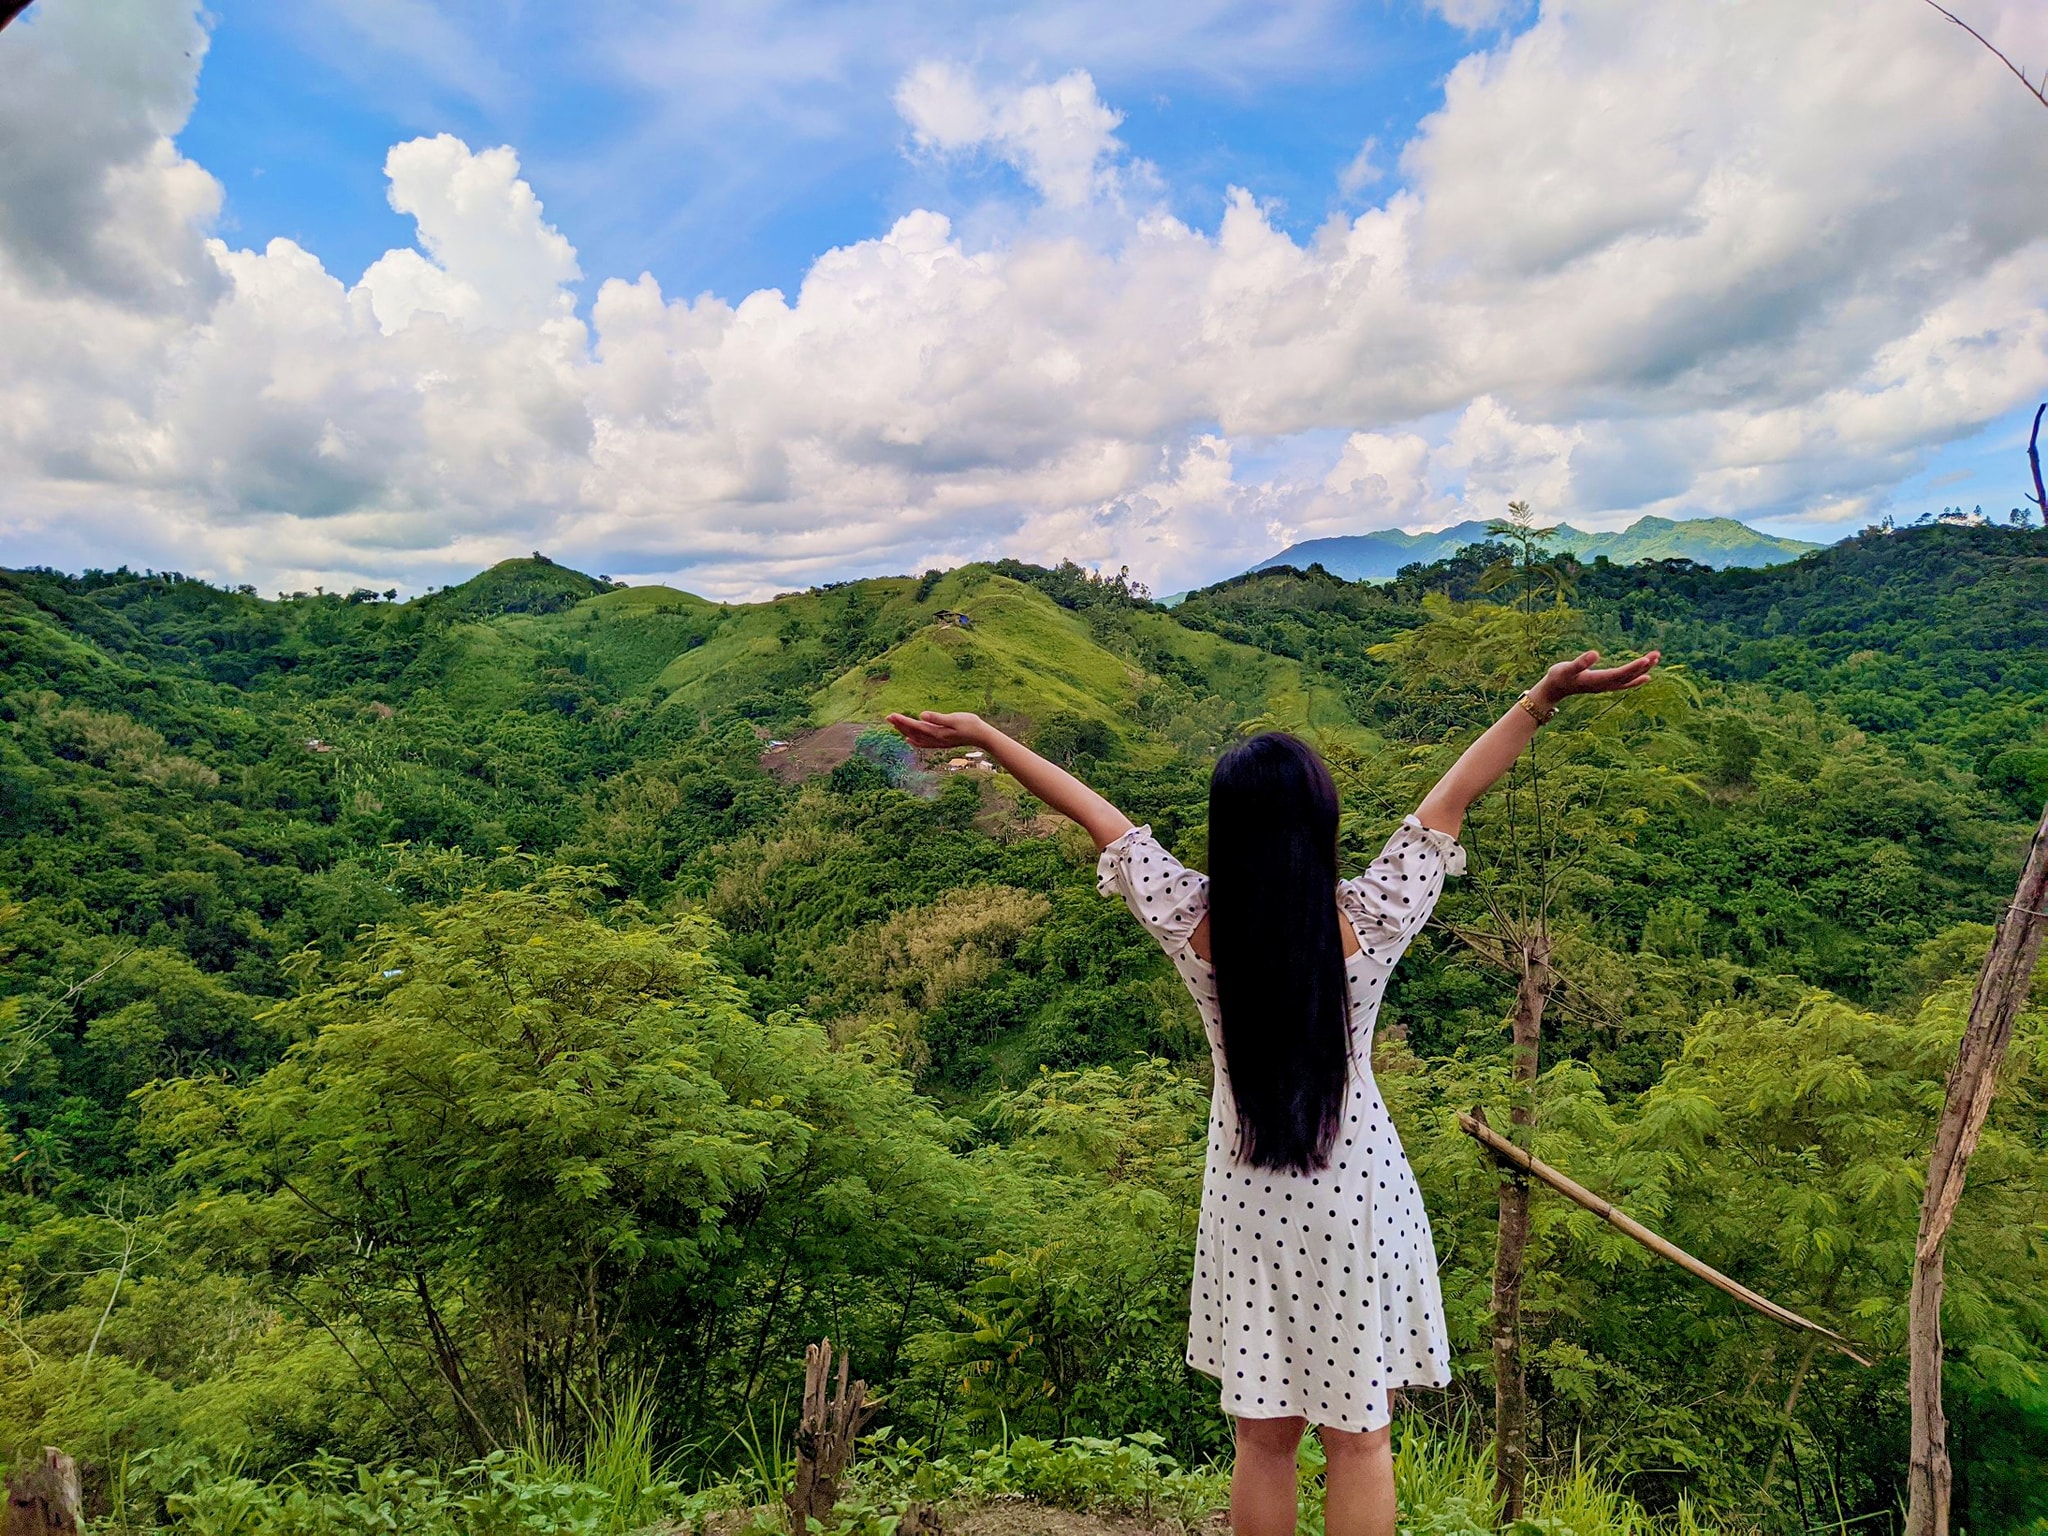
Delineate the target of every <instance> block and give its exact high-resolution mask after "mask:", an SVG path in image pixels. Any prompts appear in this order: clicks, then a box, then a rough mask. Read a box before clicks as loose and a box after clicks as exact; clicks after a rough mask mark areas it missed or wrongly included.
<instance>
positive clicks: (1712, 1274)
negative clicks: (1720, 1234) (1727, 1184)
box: [1458, 1107, 1873, 1366]
mask: <svg viewBox="0 0 2048 1536" xmlns="http://www.w3.org/2000/svg"><path fill="white" fill-rule="evenodd" d="M1458 1125H1459V1126H1460V1128H1461V1129H1463V1130H1464V1132H1465V1134H1466V1135H1468V1136H1470V1137H1471V1138H1472V1139H1473V1140H1474V1141H1477V1142H1478V1143H1479V1144H1480V1145H1481V1146H1483V1147H1485V1148H1486V1150H1487V1151H1489V1152H1491V1153H1492V1154H1493V1155H1494V1156H1495V1157H1497V1158H1499V1159H1500V1160H1501V1161H1502V1162H1505V1163H1509V1164H1512V1165H1513V1166H1514V1167H1516V1168H1519V1169H1521V1170H1522V1171H1523V1172H1524V1173H1526V1174H1528V1175H1529V1176H1530V1177H1531V1178H1533V1179H1536V1180H1538V1181H1540V1182H1541V1183H1544V1184H1548V1185H1549V1186H1550V1187H1551V1188H1552V1189H1554V1190H1556V1191H1557V1192H1558V1193H1559V1194H1560V1195H1563V1196H1564V1197H1565V1198H1566V1199H1567V1200H1570V1201H1573V1202H1575V1203H1576V1204H1578V1205H1582V1206H1584V1207H1585V1208H1586V1209H1587V1210H1589V1211H1591V1212H1592V1213H1593V1214H1594V1215H1595V1216H1598V1217H1599V1218H1600V1219H1601V1220H1602V1221H1604V1222H1606V1223H1607V1224H1608V1225H1609V1226H1611V1227H1613V1228H1615V1229H1616V1230H1617V1231H1619V1232H1624V1233H1626V1234H1627V1235H1628V1236H1630V1237H1632V1238H1634V1239H1635V1240H1636V1241H1637V1242H1639V1243H1641V1244H1642V1245H1643V1246H1644V1247H1645V1248H1647V1249H1649V1250H1650V1252H1652V1253H1654V1254H1656V1255H1657V1256H1658V1257H1659V1258H1661V1259H1669V1260H1670V1261H1671V1262H1672V1263H1674V1264H1676V1265H1677V1266H1678V1267H1679V1268H1680V1269H1682V1270H1684V1271H1685V1272H1686V1273H1687V1274H1690V1275H1697V1276H1698V1277H1699V1278H1700V1279H1702V1280H1704V1281H1706V1282H1707V1284H1709V1285H1711V1286H1712V1287H1714V1289H1715V1290H1717V1291H1721V1292H1723V1293H1725V1294H1727V1295H1729V1296H1733V1297H1734V1298H1735V1299H1736V1300H1737V1301H1739V1302H1741V1303H1742V1304H1743V1305H1744V1306H1745V1307H1749V1308H1752V1309H1753V1310H1755V1311H1758V1312H1761V1313H1763V1315H1764V1316H1765V1317H1768V1318H1770V1319H1771V1320H1772V1321H1773V1322H1777V1323H1783V1324H1784V1325H1785V1326H1786V1327H1787V1328H1800V1329H1804V1330H1805V1331H1807V1332H1808V1333H1817V1334H1819V1335H1820V1336H1821V1338H1822V1339H1824V1340H1826V1341H1827V1342H1828V1343H1829V1344H1830V1345H1832V1346H1833V1347H1834V1348H1835V1349H1837V1350H1839V1351H1840V1352H1841V1353H1842V1354H1845V1355H1847V1356H1848V1357H1849V1358H1850V1359H1851V1360H1854V1361H1855V1362H1856V1363H1857V1364H1858V1365H1861V1366H1868V1365H1871V1364H1872V1363H1873V1362H1871V1361H1870V1360H1867V1359H1865V1358H1864V1357H1863V1356H1862V1355H1861V1354H1859V1353H1857V1351H1856V1347H1855V1345H1853V1344H1851V1343H1850V1342H1849V1341H1848V1340H1847V1339H1845V1338H1843V1337H1842V1336H1841V1335H1840V1334H1839V1333H1836V1332H1835V1331H1834V1329H1832V1328H1823V1327H1821V1325H1820V1324H1819V1323H1815V1322H1809V1321H1808V1320H1807V1319H1805V1318H1803V1317H1801V1316H1800V1315H1799V1314H1798V1313H1797V1312H1794V1311H1792V1310H1791V1309H1790V1308H1789V1307H1781V1306H1779V1305H1778V1304H1777V1303H1776V1302H1775V1301H1772V1300H1770V1299H1769V1298H1768V1297H1764V1296H1759V1295H1757V1293H1756V1292H1755V1291H1752V1290H1751V1289H1749V1287H1748V1286H1745V1285H1738V1284H1736V1282H1735V1281H1733V1280H1730V1279H1729V1278H1728V1277H1727V1276H1726V1275H1724V1274H1722V1273H1721V1271H1719V1270H1718V1269H1715V1268H1714V1267H1713V1266H1712V1265H1711V1264H1703V1263H1701V1262H1700V1261H1699V1260H1698V1259H1696V1258H1694V1257H1693V1256H1692V1255H1691V1254H1689V1253H1687V1252H1686V1251H1685V1250H1684V1249H1683V1248H1681V1247H1679V1246H1678V1244H1676V1243H1674V1242H1672V1241H1671V1240H1670V1239H1668V1238H1663V1237H1659V1236H1658V1235H1657V1234H1656V1233H1655V1232H1652V1231H1651V1230H1650V1229H1649V1228H1648V1227H1646V1226H1644V1225H1643V1224H1642V1223H1641V1222H1639V1221H1637V1220H1636V1219H1635V1218H1634V1217H1632V1216H1630V1215H1629V1214H1628V1213H1627V1212H1626V1211H1623V1210H1619V1209H1617V1208H1616V1207H1615V1206H1613V1205H1611V1204H1609V1203H1608V1202H1607V1201H1605V1200H1602V1199H1601V1198H1600V1197H1599V1196H1598V1195H1596V1194H1594V1193H1593V1192H1592V1191H1591V1190H1589V1189H1587V1188H1586V1187H1585V1186H1583V1185H1581V1184H1577V1183H1574V1182H1573V1181H1572V1180H1570V1179H1568V1178H1566V1177H1565V1176H1564V1175H1563V1174H1561V1173H1559V1172H1558V1171H1557V1170H1556V1169H1555V1168H1553V1167H1551V1166H1550V1165H1549V1164H1548V1163H1545V1162H1541V1161H1539V1160H1538V1159H1536V1158H1534V1157H1531V1156H1530V1155H1529V1154H1528V1153H1527V1152H1524V1151H1523V1150H1522V1149H1521V1148H1520V1147H1518V1146H1516V1145H1515V1144H1514V1143H1513V1142H1512V1141H1509V1140H1508V1139H1507V1137H1505V1136H1503V1135H1501V1133H1500V1132H1499V1131H1496V1130H1495V1129H1494V1128H1493V1127H1492V1126H1490V1125H1488V1124H1487V1123H1486V1115H1485V1112H1484V1111H1482V1110H1480V1109H1478V1108H1476V1107H1475V1108H1474V1109H1473V1111H1472V1113H1471V1114H1469V1115H1467V1114H1462V1113H1461V1114H1460V1115H1459V1116H1458Z"/></svg>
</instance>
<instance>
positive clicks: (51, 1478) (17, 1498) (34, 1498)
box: [0, 1445, 85, 1536]
mask: <svg viewBox="0 0 2048 1536" xmlns="http://www.w3.org/2000/svg"><path fill="white" fill-rule="evenodd" d="M84 1529H85V1513H84V1510H83V1507H82V1501H81V1499H80V1498H79V1493H78V1464H77V1463H76V1462H74V1461H73V1460H72V1459H71V1458H70V1457H69V1456H66V1455H65V1454H64V1453H63V1452H62V1451H60V1450H58V1449H57V1448H56V1447H55V1446H51V1445H46V1446H44V1447H43V1459H42V1460H41V1461H39V1462H37V1463H36V1464H35V1465H34V1466H32V1467H30V1468H29V1469H28V1470H27V1471H26V1472H17V1473H15V1474H14V1476H12V1477H10V1478H8V1479H7V1520H6V1523H5V1524H4V1525H0V1536H55V1533H56V1532H59V1531H68V1532H73V1533H77V1532H82V1531H84Z"/></svg>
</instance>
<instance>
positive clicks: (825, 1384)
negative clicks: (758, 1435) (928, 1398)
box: [782, 1339, 881, 1536]
mask: <svg viewBox="0 0 2048 1536" xmlns="http://www.w3.org/2000/svg"><path fill="white" fill-rule="evenodd" d="M847 1375H848V1357H847V1356H845V1355H841V1356H840V1357H839V1390H838V1391H837V1392H836V1393H833V1394H830V1395H828V1393H827V1388H829V1387H830V1386H831V1385H832V1341H831V1340H830V1339H824V1340H821V1341H820V1342H818V1343H816V1344H811V1345H807V1346H805V1348H804V1406H803V1411H802V1413H801V1414H799V1415H798V1417H797V1421H796V1475H795V1477H794V1478H792V1479H791V1481H790V1486H789V1492H788V1493H786V1494H784V1495H783V1498H782V1502H783V1503H784V1504H786V1505H787V1506H788V1507H789V1528H790V1530H791V1531H792V1532H793V1533H795V1536H804V1533H805V1532H806V1531H808V1530H809V1529H810V1522H811V1521H812V1520H817V1521H820V1522H826V1521H830V1520H831V1518H832V1507H833V1506H834V1505H835V1504H837V1503H838V1502H839V1479H840V1476H841V1475H842V1474H843V1473H844V1472H845V1471H846V1463H847V1462H848V1461H849V1460H850V1459H851V1458H852V1456H853V1442H854V1441H855V1440H856V1439H858V1438H859V1436H860V1432H861V1430H862V1429H863V1428H864V1427H865V1426H866V1424H867V1422H868V1420H869V1419H871V1418H873V1417H874V1415H875V1411H876V1409H877V1408H879V1407H880V1406H881V1405H880V1404H879V1403H870V1402H869V1401H868V1400H867V1393H868V1384H867V1383H866V1382H864V1381H856V1382H852V1383H849V1382H848V1381H847Z"/></svg>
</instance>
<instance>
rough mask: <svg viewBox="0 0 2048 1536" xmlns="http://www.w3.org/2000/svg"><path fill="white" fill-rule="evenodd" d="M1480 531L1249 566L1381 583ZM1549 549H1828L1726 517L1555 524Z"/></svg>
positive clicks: (1350, 544)
mask: <svg viewBox="0 0 2048 1536" xmlns="http://www.w3.org/2000/svg"><path fill="white" fill-rule="evenodd" d="M1486 529H1487V525H1486V523H1484V522H1483V521H1480V520H1478V519H1476V518H1475V519H1470V520H1467V521H1465V522H1462V523H1454V524H1452V525H1451V526H1450V527H1448V528H1442V529H1437V530H1435V531H1432V532H1422V533H1409V532H1406V531H1405V530H1403V529H1399V528H1387V529H1381V530H1377V531H1374V532H1371V533H1355V534H1342V535H1338V536H1336V537H1332V538H1323V539H1307V540H1304V541H1303V542H1301V543H1299V544H1290V545H1288V546H1287V548H1285V549H1283V550H1281V551H1280V552H1279V553H1278V554H1277V555H1274V556H1272V557H1271V558H1270V559H1267V560H1262V561H1260V562H1259V564H1257V565H1255V566H1253V567H1252V569H1253V570H1268V569H1271V568H1273V567H1275V566H1283V565H1285V566H1293V567H1295V568H1296V569H1306V568H1307V567H1308V566H1310V565H1320V566H1322V567H1323V569H1324V570H1326V571H1328V572H1329V573H1330V574H1331V575H1333V576H1341V577H1343V578H1344V579H1345V580H1346V581H1387V580H1391V579H1392V578H1393V577H1394V576H1396V575H1398V574H1399V573H1400V571H1401V568H1402V567H1403V566H1408V565H1414V564H1418V563H1422V564H1427V563H1429V562H1431V561H1434V560H1442V559H1445V558H1447V557H1448V556H1450V555H1453V554H1455V553H1456V552H1457V551H1458V550H1459V549H1461V548H1463V547H1464V546H1466V545H1468V544H1479V543H1483V542H1485V540H1486V537H1487V532H1486ZM1555 547H1556V548H1557V549H1559V550H1560V551H1568V552H1570V553H1571V554H1574V555H1577V556H1578V557H1579V558H1580V559H1582V560H1586V561H1591V560H1593V559H1595V558H1597V557H1599V556H1601V555H1605V556H1606V557H1607V558H1608V559H1609V560H1611V561H1612V562H1614V563H1615V564H1616V565H1633V564H1635V563H1636V562H1637V561H1639V560H1672V559H1686V560H1695V561H1697V562H1698V563H1700V564H1701V565H1711V566H1715V567H1725V566H1747V567H1755V566H1766V565H1778V564H1783V563H1784V562H1786V561H1789V560H1796V559H1798V558H1799V556H1801V555H1803V554H1810V553H1811V552H1812V551H1814V550H1817V549H1824V548H1827V547H1828V546H1826V545H1823V544H1816V543H1812V542H1809V541H1807V540H1804V539H1788V538H1780V537H1778V536H1777V535H1775V534H1768V533H1761V532H1759V531H1758V530H1756V529H1754V528H1751V527H1750V526H1749V525H1748V524H1747V523H1743V522H1739V521H1737V520H1736V519H1734V518H1732V517H1697V518H1685V519H1673V518H1668V517H1640V518H1637V519H1636V521H1634V522H1633V523H1631V524H1629V526H1628V527H1626V528H1623V529H1620V530H1617V531H1614V532H1607V533H1600V532H1588V531H1586V530H1584V529H1580V528H1574V527H1573V526H1572V525H1571V524H1569V523H1562V524H1559V525H1558V530H1557V538H1556V540H1555Z"/></svg>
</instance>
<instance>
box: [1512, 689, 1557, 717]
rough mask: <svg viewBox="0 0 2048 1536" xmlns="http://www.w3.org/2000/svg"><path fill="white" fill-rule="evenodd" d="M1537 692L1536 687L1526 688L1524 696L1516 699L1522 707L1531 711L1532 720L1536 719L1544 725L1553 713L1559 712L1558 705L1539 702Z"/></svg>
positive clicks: (1523, 692)
mask: <svg viewBox="0 0 2048 1536" xmlns="http://www.w3.org/2000/svg"><path fill="white" fill-rule="evenodd" d="M1535 694H1536V690H1535V689H1534V688H1525V689H1524V690H1523V691H1522V696H1521V697H1520V698H1519V699H1517V700H1515V702H1516V703H1517V704H1519V705H1521V706H1522V708H1524V709H1526V710H1527V711H1529V718H1530V719H1531V720H1534V721H1535V722H1536V723H1537V724H1538V725H1542V724H1544V723H1545V722H1547V721H1548V720H1549V719H1550V717H1551V716H1552V715H1554V714H1556V713H1557V706H1556V705H1555V704H1551V705H1548V706H1545V705H1542V704H1538V703H1537V702H1536V698H1535Z"/></svg>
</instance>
